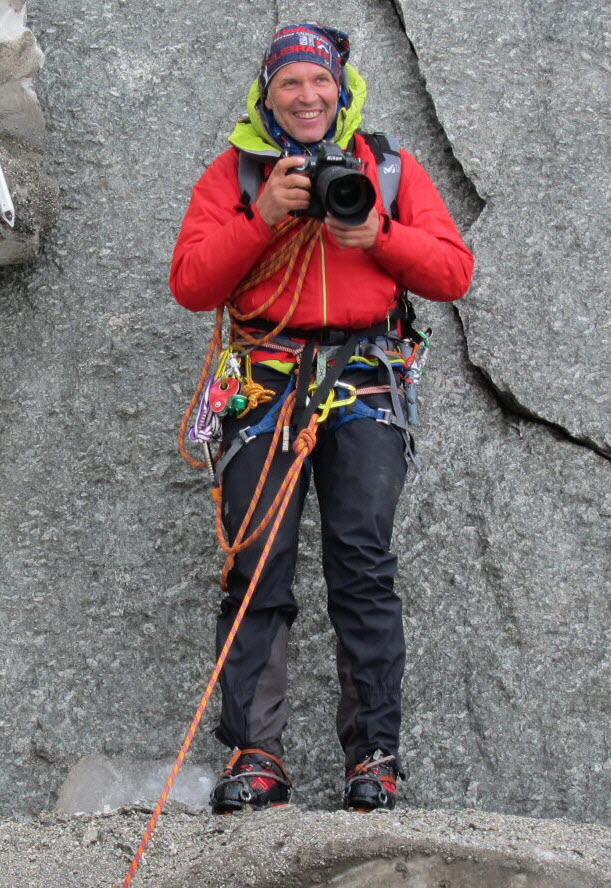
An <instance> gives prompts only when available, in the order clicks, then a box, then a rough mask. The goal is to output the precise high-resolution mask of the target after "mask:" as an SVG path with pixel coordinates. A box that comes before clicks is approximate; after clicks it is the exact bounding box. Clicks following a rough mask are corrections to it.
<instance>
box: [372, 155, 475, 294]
mask: <svg viewBox="0 0 611 888" xmlns="http://www.w3.org/2000/svg"><path fill="white" fill-rule="evenodd" d="M397 202H398V206H399V219H398V220H396V221H395V220H391V219H389V218H388V217H387V216H382V217H381V224H380V228H379V231H378V236H377V238H376V242H375V244H374V245H373V247H372V248H371V254H372V255H373V257H374V258H375V259H376V261H377V262H378V263H379V264H380V265H381V266H382V267H383V268H384V269H385V270H386V271H387V272H389V274H391V275H392V276H393V277H394V278H395V280H396V281H397V283H398V284H399V286H401V287H403V288H404V289H406V290H410V291H411V292H412V293H415V294H416V295H417V296H422V297H424V298H425V299H431V300H434V301H436V302H450V301H452V300H455V299H460V297H461V296H464V294H465V293H466V292H467V290H468V288H469V285H470V283H471V278H472V275H473V264H474V260H473V254H472V253H471V251H470V250H469V249H468V248H467V247H466V246H465V244H464V243H463V241H462V238H461V236H460V234H459V233H458V230H457V228H456V226H455V224H454V222H453V221H452V217H451V216H450V214H449V212H448V210H447V208H446V206H445V204H444V202H443V200H442V199H441V197H440V195H439V193H438V191H437V189H436V188H435V186H434V185H433V182H432V181H431V179H430V178H429V176H428V175H427V173H426V172H425V170H424V169H423V168H422V167H421V166H420V164H419V163H418V161H417V160H416V159H415V158H413V157H412V156H411V154H408V153H407V152H406V151H403V150H402V151H401V182H400V185H399V194H398V196H397Z"/></svg>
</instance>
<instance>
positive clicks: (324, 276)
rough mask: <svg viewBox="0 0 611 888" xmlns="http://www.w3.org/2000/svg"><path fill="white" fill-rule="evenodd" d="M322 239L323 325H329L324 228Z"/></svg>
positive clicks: (320, 232)
mask: <svg viewBox="0 0 611 888" xmlns="http://www.w3.org/2000/svg"><path fill="white" fill-rule="evenodd" d="M318 237H319V239H320V271H321V278H322V326H323V327H326V326H327V269H326V266H325V243H324V241H323V237H322V228H321V230H320V231H319V233H318Z"/></svg>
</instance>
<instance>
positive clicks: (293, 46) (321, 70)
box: [260, 24, 350, 144]
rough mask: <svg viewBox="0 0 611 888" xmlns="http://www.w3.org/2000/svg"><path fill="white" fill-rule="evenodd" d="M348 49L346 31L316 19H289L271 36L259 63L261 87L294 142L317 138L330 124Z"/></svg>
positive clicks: (264, 97) (266, 105)
mask: <svg viewBox="0 0 611 888" xmlns="http://www.w3.org/2000/svg"><path fill="white" fill-rule="evenodd" d="M349 52H350V43H349V41H348V36H347V35H346V34H342V33H341V32H340V31H335V30H333V29H332V28H323V27H321V26H319V25H312V24H302V25H293V26H290V27H287V28H282V29H281V30H280V31H278V32H277V34H276V35H275V36H274V38H273V40H272V43H271V45H270V47H269V48H268V50H267V51H266V53H265V56H264V58H263V64H262V66H261V78H260V84H261V92H262V96H263V100H264V103H265V107H266V108H267V109H268V110H270V111H272V113H273V115H274V117H275V119H276V122H277V123H278V124H279V125H280V126H281V127H282V129H284V130H285V131H286V132H287V133H288V134H289V135H290V136H291V137H292V138H293V139H295V140H296V141H297V142H301V143H304V144H310V143H312V142H318V141H320V140H321V139H322V138H323V137H324V136H325V134H326V133H327V132H328V130H329V129H330V127H331V126H332V125H333V121H334V120H335V117H336V114H337V108H338V98H339V91H340V81H341V74H342V67H343V65H345V63H346V61H347V59H348V55H349Z"/></svg>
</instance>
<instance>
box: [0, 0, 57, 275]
mask: <svg viewBox="0 0 611 888" xmlns="http://www.w3.org/2000/svg"><path fill="white" fill-rule="evenodd" d="M25 13H26V4H25V3H24V2H22V0H0V166H1V167H2V171H3V175H4V178H5V179H6V184H7V186H8V189H9V194H10V198H11V202H12V205H13V207H14V218H11V222H13V223H14V225H10V226H9V225H8V224H6V223H5V222H4V221H2V220H1V219H0V265H16V264H18V263H21V262H28V261H30V260H31V259H33V258H34V257H35V256H36V254H37V253H38V249H39V245H40V233H41V231H42V230H44V229H46V228H49V227H50V226H51V225H53V224H54V222H55V221H56V218H57V211H58V188H57V184H56V183H55V182H54V181H53V180H52V179H51V178H50V177H49V176H47V175H46V174H45V173H44V172H43V170H42V154H41V151H40V149H42V146H43V138H44V132H45V122H44V118H43V115H42V111H41V108H40V105H39V103H38V99H37V98H36V93H35V92H34V90H33V88H32V81H33V78H34V77H35V76H36V75H37V74H38V70H39V68H40V67H41V65H42V62H43V54H42V51H41V49H40V47H39V46H38V44H37V42H36V38H35V37H34V34H33V33H32V31H30V30H28V29H27V28H26V27H25Z"/></svg>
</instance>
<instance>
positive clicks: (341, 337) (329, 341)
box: [248, 313, 397, 345]
mask: <svg viewBox="0 0 611 888" xmlns="http://www.w3.org/2000/svg"><path fill="white" fill-rule="evenodd" d="M395 320H397V318H394V317H393V315H392V313H391V314H390V315H389V316H388V317H387V318H386V320H385V321H382V322H381V323H379V324H375V325H374V326H373V327H363V328H361V329H358V330H341V329H338V328H336V327H317V328H314V329H313V330H309V329H305V328H304V327H284V328H283V329H282V331H281V332H280V333H279V334H278V336H277V337H276V340H278V339H282V338H283V337H286V338H287V339H301V340H305V342H313V343H315V344H316V345H343V344H344V343H345V342H348V340H349V339H351V338H352V337H353V336H356V338H357V340H358V339H372V338H373V339H375V337H376V336H386V335H388V334H389V333H396V327H394V329H393V321H395ZM277 326H278V324H277V323H276V322H274V321H266V320H263V319H262V318H258V319H257V321H256V323H254V324H249V325H248V330H249V331H253V330H258V331H260V332H262V333H267V332H269V331H270V330H273V329H274V327H277Z"/></svg>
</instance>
